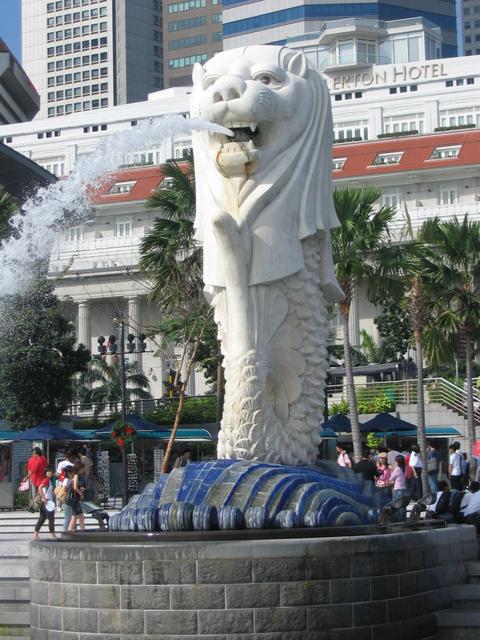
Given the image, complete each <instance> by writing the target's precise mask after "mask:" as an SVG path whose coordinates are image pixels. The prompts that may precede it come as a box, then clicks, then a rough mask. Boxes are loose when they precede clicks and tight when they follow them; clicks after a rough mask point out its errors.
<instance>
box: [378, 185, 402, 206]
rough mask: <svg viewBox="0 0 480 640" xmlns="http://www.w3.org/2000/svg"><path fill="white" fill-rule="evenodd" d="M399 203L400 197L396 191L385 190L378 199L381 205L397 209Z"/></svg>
mask: <svg viewBox="0 0 480 640" xmlns="http://www.w3.org/2000/svg"><path fill="white" fill-rule="evenodd" d="M400 204H401V197H400V193H399V192H398V191H388V190H385V191H384V192H383V194H382V197H381V199H380V205H381V206H382V207H391V208H392V209H395V210H396V211H398V209H399V207H400Z"/></svg>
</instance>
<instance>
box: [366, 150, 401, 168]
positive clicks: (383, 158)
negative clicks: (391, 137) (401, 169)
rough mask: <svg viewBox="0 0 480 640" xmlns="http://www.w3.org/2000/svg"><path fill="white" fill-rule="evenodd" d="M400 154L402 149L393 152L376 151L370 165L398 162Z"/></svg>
mask: <svg viewBox="0 0 480 640" xmlns="http://www.w3.org/2000/svg"><path fill="white" fill-rule="evenodd" d="M402 156H403V151H395V152H394V153H377V155H376V156H375V160H374V161H373V162H372V165H382V164H399V163H400V160H401V159H402Z"/></svg>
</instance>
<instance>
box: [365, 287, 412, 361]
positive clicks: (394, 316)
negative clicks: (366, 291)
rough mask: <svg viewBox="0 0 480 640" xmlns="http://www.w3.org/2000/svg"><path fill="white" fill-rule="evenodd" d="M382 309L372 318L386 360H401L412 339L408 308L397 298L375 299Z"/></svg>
mask: <svg viewBox="0 0 480 640" xmlns="http://www.w3.org/2000/svg"><path fill="white" fill-rule="evenodd" d="M377 302H378V303H379V304H380V305H381V307H382V311H381V313H380V315H379V316H377V317H376V318H375V320H374V322H375V324H376V325H377V329H378V333H379V335H380V337H381V338H382V339H383V340H382V349H383V354H384V357H385V358H386V359H387V362H393V361H398V360H402V359H403V357H404V355H405V354H406V353H407V351H408V348H409V346H410V342H411V340H412V324H411V322H410V314H409V312H408V309H405V307H404V306H402V305H401V304H399V302H398V301H397V300H392V299H389V298H384V299H382V300H378V301H377Z"/></svg>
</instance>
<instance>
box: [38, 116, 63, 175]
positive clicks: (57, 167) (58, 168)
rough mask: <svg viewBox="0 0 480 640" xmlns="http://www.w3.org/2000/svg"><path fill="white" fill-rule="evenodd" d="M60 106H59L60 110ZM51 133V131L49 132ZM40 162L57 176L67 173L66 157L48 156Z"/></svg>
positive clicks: (39, 162)
mask: <svg viewBox="0 0 480 640" xmlns="http://www.w3.org/2000/svg"><path fill="white" fill-rule="evenodd" d="M58 109H59V107H57V111H58ZM48 133H50V132H48ZM37 162H38V164H39V165H40V166H41V167H43V168H44V169H46V170H47V171H50V173H53V175H54V176H57V178H61V177H63V176H64V175H65V160H64V158H48V159H46V160H37Z"/></svg>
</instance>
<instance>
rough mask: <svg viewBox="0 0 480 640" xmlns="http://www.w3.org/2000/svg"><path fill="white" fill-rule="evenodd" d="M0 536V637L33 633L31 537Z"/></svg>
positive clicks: (6, 639)
mask: <svg viewBox="0 0 480 640" xmlns="http://www.w3.org/2000/svg"><path fill="white" fill-rule="evenodd" d="M0 531H2V539H1V540H0V637H1V638H2V640H10V639H11V638H18V637H19V636H20V637H24V638H28V637H29V636H30V578H29V576H28V539H27V540H19V539H18V536H15V537H11V538H10V539H9V538H8V537H7V534H4V533H3V528H2V527H1V526H0Z"/></svg>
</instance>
